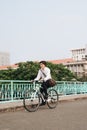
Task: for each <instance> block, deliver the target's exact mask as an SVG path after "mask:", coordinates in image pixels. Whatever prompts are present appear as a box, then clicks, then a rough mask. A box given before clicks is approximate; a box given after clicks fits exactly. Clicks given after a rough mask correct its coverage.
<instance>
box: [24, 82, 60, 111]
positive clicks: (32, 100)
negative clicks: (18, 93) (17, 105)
mask: <svg viewBox="0 0 87 130" xmlns="http://www.w3.org/2000/svg"><path fill="white" fill-rule="evenodd" d="M33 85H34V88H33V89H31V90H28V89H27V90H26V91H25V92H24V98H23V105H24V108H25V109H26V110H27V111H29V112H35V111H36V110H38V108H39V107H40V104H41V102H42V100H43V101H44V102H46V104H47V106H48V107H49V108H50V109H53V108H56V106H57V104H58V100H59V95H58V93H57V91H56V90H55V89H54V88H53V87H52V88H48V90H47V93H48V99H45V98H44V93H43V94H42V93H41V92H40V87H41V85H40V84H35V82H34V83H33Z"/></svg>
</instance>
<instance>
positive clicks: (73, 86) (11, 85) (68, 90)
mask: <svg viewBox="0 0 87 130" xmlns="http://www.w3.org/2000/svg"><path fill="white" fill-rule="evenodd" d="M33 87H35V86H34V84H32V83H31V82H30V81H27V80H0V102H3V101H15V100H19V99H23V94H24V91H25V90H26V89H29V90H30V91H31V89H32V88H33ZM55 89H56V90H57V91H58V93H59V94H60V95H71V94H85V93H87V82H70V81H57V84H56V86H55Z"/></svg>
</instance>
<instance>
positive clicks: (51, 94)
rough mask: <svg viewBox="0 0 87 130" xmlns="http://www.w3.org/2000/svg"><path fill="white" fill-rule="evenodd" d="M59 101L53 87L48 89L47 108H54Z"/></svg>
mask: <svg viewBox="0 0 87 130" xmlns="http://www.w3.org/2000/svg"><path fill="white" fill-rule="evenodd" d="M58 101H59V95H58V93H57V91H56V90H55V89H50V90H48V99H47V105H48V107H49V108H51V109H53V108H56V106H57V105H58Z"/></svg>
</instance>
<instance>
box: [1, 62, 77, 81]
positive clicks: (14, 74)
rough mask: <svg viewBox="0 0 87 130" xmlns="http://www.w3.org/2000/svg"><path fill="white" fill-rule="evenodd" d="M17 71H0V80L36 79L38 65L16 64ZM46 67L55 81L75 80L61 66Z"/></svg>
mask: <svg viewBox="0 0 87 130" xmlns="http://www.w3.org/2000/svg"><path fill="white" fill-rule="evenodd" d="M18 66H19V67H18V68H17V69H11V68H8V70H0V79H2V80H32V79H34V78H35V77H36V75H37V73H38V70H39V64H38V62H32V61H27V62H21V63H19V64H18ZM47 66H48V67H49V68H50V69H51V74H52V77H53V78H54V79H55V80H57V81H62V80H68V81H70V80H72V79H73V78H75V76H74V74H73V73H72V72H71V71H70V70H68V69H67V68H65V66H64V65H62V64H52V63H50V62H48V63H47Z"/></svg>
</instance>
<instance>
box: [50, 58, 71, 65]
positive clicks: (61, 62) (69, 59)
mask: <svg viewBox="0 0 87 130" xmlns="http://www.w3.org/2000/svg"><path fill="white" fill-rule="evenodd" d="M48 62H51V63H53V64H64V63H70V62H73V59H72V58H67V59H60V60H50V61H48Z"/></svg>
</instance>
